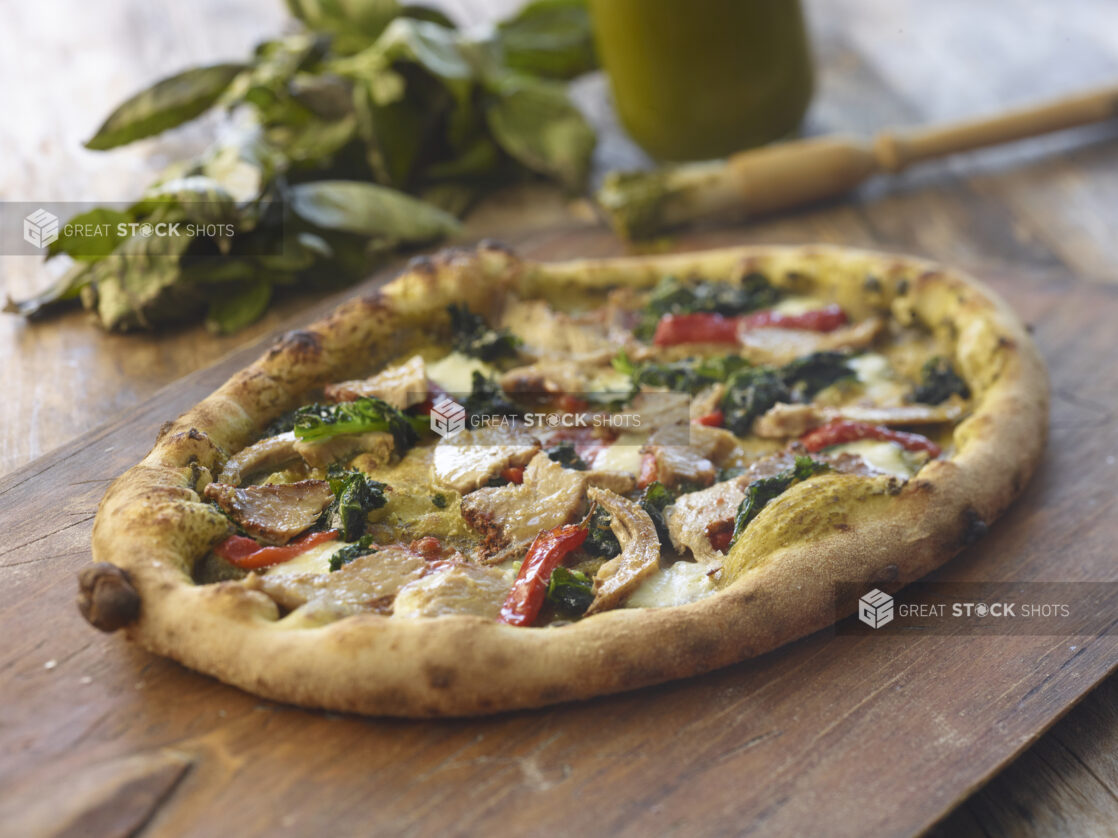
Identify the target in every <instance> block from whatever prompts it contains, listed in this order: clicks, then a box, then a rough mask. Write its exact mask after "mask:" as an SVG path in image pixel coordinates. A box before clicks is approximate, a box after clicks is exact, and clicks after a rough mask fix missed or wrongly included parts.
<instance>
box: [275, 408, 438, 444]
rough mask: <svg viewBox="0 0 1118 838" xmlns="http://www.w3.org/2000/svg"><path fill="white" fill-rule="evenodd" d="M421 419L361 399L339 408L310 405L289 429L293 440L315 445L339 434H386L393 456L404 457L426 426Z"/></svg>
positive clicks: (296, 415) (299, 412)
mask: <svg viewBox="0 0 1118 838" xmlns="http://www.w3.org/2000/svg"><path fill="white" fill-rule="evenodd" d="M426 423H427V420H426V419H425V418H424V417H414V416H408V415H406V414H404V413H402V412H401V411H399V410H397V409H396V408H394V407H392V405H390V404H388V402H386V401H383V400H382V399H378V398H375V397H372V396H362V397H361V398H359V399H355V400H354V401H351V402H341V403H339V404H309V405H306V406H304V407H301V408H299V409H298V410H296V411H295V419H294V422H293V424H292V428H293V430H294V431H295V437H296V438H297V439H300V440H305V441H308V442H318V441H320V440H324V439H329V438H331V437H335V436H341V435H342V434H363V433H368V432H370V431H387V432H388V433H390V434H392V439H393V441H394V442H395V443H396V453H397V454H403V453H404V452H405V451H407V450H408V449H409V448H411V447H412V446H413V445H414V444H415V443H416V442H418V441H419V433H418V431H419V429H422V428H423V427H425V426H426Z"/></svg>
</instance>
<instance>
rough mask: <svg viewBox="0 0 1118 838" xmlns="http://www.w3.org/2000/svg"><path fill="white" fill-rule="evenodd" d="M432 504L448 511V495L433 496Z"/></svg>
mask: <svg viewBox="0 0 1118 838" xmlns="http://www.w3.org/2000/svg"><path fill="white" fill-rule="evenodd" d="M431 503H433V504H434V505H435V506H436V507H438V508H439V509H446V495H444V494H442V493H441V492H439V493H438V494H434V495H431Z"/></svg>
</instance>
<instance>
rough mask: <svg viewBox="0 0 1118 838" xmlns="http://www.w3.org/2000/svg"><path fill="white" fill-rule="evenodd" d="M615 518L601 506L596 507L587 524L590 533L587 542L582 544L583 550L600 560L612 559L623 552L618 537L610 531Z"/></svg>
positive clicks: (587, 534)
mask: <svg viewBox="0 0 1118 838" xmlns="http://www.w3.org/2000/svg"><path fill="white" fill-rule="evenodd" d="M612 520H613V517H612V516H611V515H610V514H609V512H607V511H606V510H605V509H604V508H603V507H601V506H595V507H594V511H593V512H592V513H591V514H590V520H589V521H588V522H587V526H588V531H587V533H586V541H584V542H582V549H583V550H584V551H585V552H586V553H587V555H590V556H594V557H595V558H600V559H612V558H613V557H614V556H616V555H617V554H619V553H620V552H621V545H620V544H619V543H618V541H617V536H616V535H614V534H613V530H611V529H610V526H609V525H610V522H611V521H612Z"/></svg>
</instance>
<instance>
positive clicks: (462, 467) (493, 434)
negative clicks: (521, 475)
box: [432, 427, 540, 495]
mask: <svg viewBox="0 0 1118 838" xmlns="http://www.w3.org/2000/svg"><path fill="white" fill-rule="evenodd" d="M539 449H540V444H539V442H538V441H537V440H536V439H535V438H534V437H533V436H531V435H530V434H528V433H525V432H524V431H516V430H513V431H510V430H507V429H504V428H500V427H493V428H478V429H477V430H473V431H470V430H467V431H462V432H461V433H460V434H457V435H455V436H454V437H452V438H450V439H443V440H440V441H439V444H438V445H437V446H435V456H434V460H433V463H432V476H433V477H434V481H435V483H436V484H438V485H439V486H443V487H444V488H447V489H453V490H454V491H456V492H458V493H459V494H463V495H464V494H466V493H467V492H472V491H474V489H479V488H481V487H482V486H484V485H485V484H486V483H488V482H489V481H490V480H492V479H493V478H495V477H498V476H500V474H501V472H502V471H504V470H505V469H506V468H509V467H510V466H523V465H525V464H526V463H528V461H529V460H531V459H532V457H533V456H535V454H536V452H537V451H539Z"/></svg>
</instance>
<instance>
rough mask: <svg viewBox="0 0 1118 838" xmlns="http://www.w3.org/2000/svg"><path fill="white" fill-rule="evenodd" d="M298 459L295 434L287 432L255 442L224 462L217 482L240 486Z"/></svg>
mask: <svg viewBox="0 0 1118 838" xmlns="http://www.w3.org/2000/svg"><path fill="white" fill-rule="evenodd" d="M298 459H299V452H298V451H296V450H295V434H294V433H293V432H291V431H288V432H287V433H285V434H277V435H276V436H270V437H268V438H266V439H262V440H260V441H259V442H255V443H253V444H252V445H250V446H249V447H248V448H245V449H243V450H242V451H240V452H239V453H237V454H234V455H233V456H232V457H230V458H229V459H228V460H226V462H225V468H223V469H222V470H221V474H220V475H219V476H218V481H219V482H221V483H228V484H230V485H232V486H240V485H241V484H242V483H243V482H244V481H245V480H246V479H247V478H249V477H251V476H252V475H254V474H259V473H260V472H264V471H277V470H279V469H281V468H283V467H284V466H285V465H287V464H288V463H291V462H293V461H296V460H298Z"/></svg>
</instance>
